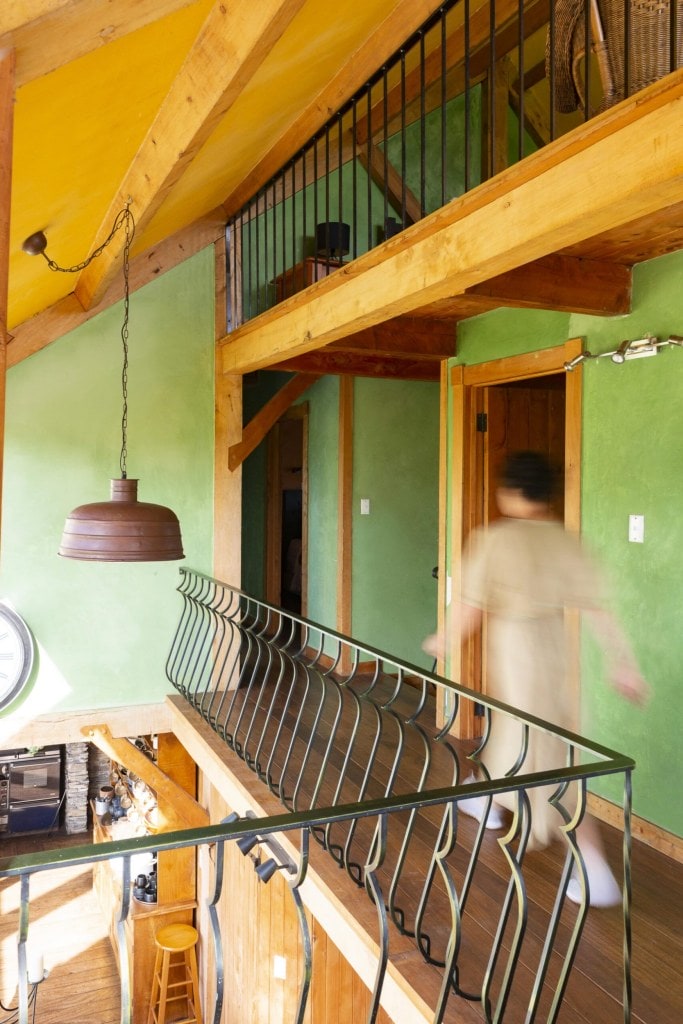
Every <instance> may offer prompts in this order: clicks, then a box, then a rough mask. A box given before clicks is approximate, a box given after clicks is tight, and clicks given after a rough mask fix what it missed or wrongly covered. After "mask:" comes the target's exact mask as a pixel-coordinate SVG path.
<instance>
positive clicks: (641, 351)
mask: <svg viewBox="0 0 683 1024" xmlns="http://www.w3.org/2000/svg"><path fill="white" fill-rule="evenodd" d="M668 345H677V346H678V347H680V348H683V337H681V336H679V335H677V334H670V335H669V337H668V338H657V337H655V335H654V334H645V335H644V336H643V337H642V338H629V339H627V340H625V341H622V342H620V343H619V346H618V347H617V348H615V349H613V350H612V351H611V352H598V353H597V355H593V354H592V352H589V351H588V349H586V350H585V351H584V352H579V354H578V355H576V356H574V358H573V359H569V360H568V361H567V362H566V363H565V364H564V368H565V370H568V371H571V370H574V369H576V367H577V366H580V365H581V363H583V362H584V361H585V360H587V359H607V358H609V359H611V360H612V362H613V363H617V365H621V364H622V363H625V362H627V361H628V360H630V359H642V358H643V357H644V356H656V355H657V353H658V352H659V350H660V348H666V347H667V346H668Z"/></svg>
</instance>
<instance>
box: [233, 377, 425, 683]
mask: <svg viewBox="0 0 683 1024" xmlns="http://www.w3.org/2000/svg"><path fill="white" fill-rule="evenodd" d="M270 376H271V375H270V374H268V375H267V378H270ZM275 377H276V375H273V380H272V381H270V380H268V379H267V380H266V381H264V383H263V387H262V388H260V389H259V391H258V394H259V396H260V399H262V400H263V401H265V400H266V399H267V397H268V396H267V394H266V391H265V390H264V388H266V387H267V389H268V392H269V393H272V391H273V390H274V389H276V388H275V385H278V384H281V383H282V380H280V379H278V380H275ZM254 396H256V391H255V392H254ZM302 401H305V402H307V403H308V407H309V432H308V618H309V619H312V620H313V621H314V622H319V623H321V625H323V626H326V627H328V628H330V629H335V628H336V621H337V524H338V494H339V490H338V459H337V451H338V446H339V379H338V378H337V377H323V378H321V379H320V380H319V381H317V383H316V384H314V385H313V387H311V388H310V389H309V390H308V391H307V392H306V393H305V395H304V396H303V398H302ZM245 407H246V403H245ZM253 411H255V410H252V411H251V412H250V415H253ZM438 415H439V390H438V385H436V384H424V383H414V382H407V381H385V380H366V379H362V378H361V379H357V380H356V382H355V387H354V450H353V461H354V468H353V476H354V480H353V526H352V529H353V544H352V547H353V566H352V573H353V585H352V609H353V622H352V633H353V636H354V638H355V639H357V640H359V641H361V642H363V643H366V644H368V645H369V646H371V647H376V648H379V649H381V650H385V651H387V652H388V653H390V654H393V655H394V656H396V657H398V658H401V659H403V660H406V661H411V662H414V663H417V664H419V665H424V666H425V667H428V666H429V664H430V661H429V659H428V658H426V656H425V655H424V654H423V653H422V650H421V643H422V640H423V638H424V637H425V636H426V635H427V633H430V632H432V631H433V629H434V626H435V616H436V583H435V581H434V579H433V578H432V569H433V567H434V565H436V562H437V557H438V556H437V544H438V522H437V515H438V508H437V504H438V503H437V497H438V443H439V439H438ZM260 447H261V448H265V445H262V446H260ZM244 470H245V477H244V479H245V480H246V482H247V484H246V490H245V494H244V504H243V509H244V514H245V536H246V535H247V532H248V536H249V537H250V542H249V544H247V545H245V547H244V551H243V556H244V562H243V581H244V582H243V585H244V589H245V590H247V591H248V592H249V593H254V594H259V593H261V592H262V588H263V550H264V548H265V521H264V517H263V504H264V503H265V473H266V466H265V458H264V457H262V456H259V450H257V451H255V452H254V453H253V454H252V455H250V456H249V459H247V461H246V462H245V467H244ZM361 497H369V498H370V506H371V513H370V515H369V516H361V515H360V498H361ZM247 517H249V522H246V518H247ZM252 588H253V589H252Z"/></svg>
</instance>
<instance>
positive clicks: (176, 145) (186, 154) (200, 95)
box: [74, 0, 304, 309]
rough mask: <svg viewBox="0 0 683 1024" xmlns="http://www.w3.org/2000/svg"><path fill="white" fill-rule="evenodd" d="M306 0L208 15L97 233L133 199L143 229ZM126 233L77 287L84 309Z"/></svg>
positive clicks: (216, 9)
mask: <svg viewBox="0 0 683 1024" xmlns="http://www.w3.org/2000/svg"><path fill="white" fill-rule="evenodd" d="M303 4H304V0H260V2H259V3H258V4H249V5H246V4H240V5H236V4H233V5H230V6H228V5H227V4H225V3H223V2H222V0H218V2H217V3H216V4H215V5H214V6H213V8H212V9H211V12H210V14H209V16H208V17H207V19H206V21H205V22H204V25H203V27H202V29H201V31H200V33H199V35H198V37H197V40H196V42H195V44H194V46H193V47H192V49H191V50H190V52H189V54H188V56H187V58H186V59H185V63H184V64H183V66H182V68H181V70H180V72H179V74H178V75H177V76H176V78H175V80H174V82H173V84H172V86H171V88H170V90H169V92H168V94H167V96H166V98H165V100H164V102H163V103H162V105H161V107H160V108H159V111H158V113H157V116H156V117H155V119H154V121H153V123H152V125H151V127H150V129H149V131H148V132H147V135H146V136H145V138H144V140H143V142H142V144H141V146H140V148H139V149H138V152H137V153H136V155H135V157H134V158H133V161H132V163H131V165H130V167H129V169H128V171H127V173H126V175H125V176H124V179H123V181H122V182H121V184H120V186H119V188H118V190H117V192H116V195H115V196H114V199H113V200H112V203H111V204H110V207H109V209H108V210H107V213H106V214H105V217H104V219H103V221H102V224H101V226H100V228H99V230H98V232H97V235H96V238H95V240H94V244H93V246H92V247H91V248H94V247H95V245H96V244H97V243H98V242H99V240H100V239H102V238H106V237H107V234H108V233H109V231H110V230H111V225H112V224H113V222H114V218H115V217H116V214H117V213H118V211H119V210H121V208H122V207H123V206H124V205H125V204H126V202H127V201H128V198H129V197H131V198H132V200H133V206H132V210H133V214H134V216H135V220H136V222H137V224H138V226H139V228H140V229H143V228H144V226H145V225H146V224H148V223H149V221H150V220H151V219H152V217H153V216H154V214H155V213H156V211H157V210H158V209H159V207H160V206H161V204H162V203H163V201H164V199H166V197H167V196H168V193H169V191H170V190H171V189H172V187H173V185H174V184H176V183H177V182H178V181H179V180H180V178H181V177H182V175H183V173H184V172H185V170H186V168H187V167H188V165H189V164H190V162H191V161H192V159H193V157H194V156H195V155H196V154H197V152H198V151H199V149H200V148H201V146H202V145H203V144H204V142H206V140H207V139H208V138H209V136H210V135H211V133H212V132H213V130H214V129H215V128H216V126H217V125H218V123H219V122H220V120H221V118H222V117H223V116H224V115H225V114H226V113H227V111H228V110H229V109H230V107H231V106H232V105H233V103H234V102H235V101H236V100H237V99H238V97H239V96H240V94H241V92H242V90H243V89H244V86H245V84H246V83H247V82H248V81H249V80H250V79H251V77H252V76H253V75H254V73H255V72H256V70H257V69H258V68H259V67H260V65H261V63H262V62H263V60H264V58H265V57H266V56H267V55H268V53H269V52H270V50H271V49H272V47H273V46H274V45H275V43H276V42H277V41H278V39H279V38H280V37H281V36H282V34H283V32H284V31H285V29H286V27H287V25H288V24H289V22H290V21H291V20H292V18H293V17H294V16H295V15H296V14H297V13H298V12H299V10H300V9H301V7H302V6H303ZM124 243H125V238H124V237H123V232H118V234H117V235H116V236H115V237H114V239H113V240H112V242H111V243H110V245H109V246H108V247H107V248H106V249H105V250H104V252H103V253H102V255H101V256H100V258H99V259H97V260H95V261H94V262H93V263H91V264H90V265H89V266H88V267H87V268H86V269H85V270H84V271H83V272H82V273H81V275H80V277H79V279H78V282H77V284H76V288H75V289H74V291H75V295H76V297H77V299H78V301H79V302H80V303H81V305H82V306H83V307H84V308H86V309H87V308H89V307H90V306H92V305H93V304H94V303H96V302H97V301H98V300H99V298H100V297H101V296H102V294H103V293H104V292H105V291H106V289H107V287H108V286H109V284H110V282H111V279H112V276H113V274H114V273H115V270H116V261H117V259H118V257H119V256H120V254H121V251H122V249H123V245H124Z"/></svg>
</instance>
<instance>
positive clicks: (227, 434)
mask: <svg viewBox="0 0 683 1024" xmlns="http://www.w3.org/2000/svg"><path fill="white" fill-rule="evenodd" d="M214 251H215V255H216V318H215V322H216V327H215V333H216V339H218V338H220V337H222V336H223V335H224V334H225V309H226V305H225V291H226V276H225V243H224V241H223V239H222V238H221V239H219V240H218V241H217V242H216V243H215V245H214ZM215 389H216V394H215V401H216V412H215V434H214V444H215V457H214V502H213V515H214V519H213V571H214V576H216V577H217V579H219V580H222V581H223V582H224V583H230V584H232V585H233V586H235V587H239V586H241V583H242V466H241V464H240V465H238V466H237V467H236V468H235V469H234V470H232V471H231V470H230V467H229V452H230V446H231V445H234V444H237V443H238V442H240V441H241V440H242V378H241V376H239V375H238V374H224V373H223V372H222V368H221V358H220V349H217V350H216V384H215Z"/></svg>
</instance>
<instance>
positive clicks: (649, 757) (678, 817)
mask: <svg viewBox="0 0 683 1024" xmlns="http://www.w3.org/2000/svg"><path fill="white" fill-rule="evenodd" d="M682 273H683V253H676V254H674V255H670V256H665V257H661V258H660V259H658V260H653V261H651V262H648V263H644V264H641V265H640V266H638V267H636V268H635V270H634V281H633V283H634V287H633V306H632V308H633V312H632V313H631V314H630V315H628V316H622V317H614V318H598V317H589V316H583V315H581V316H578V315H569V314H561V313H547V312H535V311H531V310H526V311H522V310H505V311H502V310H501V311H498V312H496V313H491V314H487V315H485V316H482V317H479V318H476V319H473V320H470V321H467V322H466V323H463V324H462V325H460V328H459V332H458V351H459V361H464V362H477V361H483V360H487V359H495V358H497V357H499V356H501V355H503V354H507V355H511V354H513V353H516V352H523V351H532V350H534V349H538V348H545V347H548V346H551V345H556V344H560V343H561V342H564V341H565V340H566V339H567V338H571V337H577V336H583V337H584V338H585V346H586V348H588V349H589V350H590V351H591V352H593V353H600V352H607V351H610V350H611V349H613V348H615V347H616V345H617V344H618V343H619V342H620V341H621V340H623V339H625V338H637V337H641V336H642V335H643V333H645V332H651V333H653V334H656V335H658V336H660V337H666V336H668V335H669V334H679V333H683V292H682V291H681V288H680V278H681V274H682ZM682 396H683V350H681V349H678V348H671V349H668V350H665V351H663V352H661V353H660V354H659V355H657V356H656V357H654V358H650V359H639V360H634V361H631V362H627V363H625V364H623V365H622V366H618V365H615V364H614V363H612V362H611V360H609V359H599V360H594V361H588V362H587V363H586V364H585V368H584V401H583V454H582V535H583V537H584V540H585V541H586V543H587V544H588V545H589V546H590V547H591V548H592V549H593V551H594V552H595V553H596V555H597V556H598V558H599V559H600V560H601V562H602V564H603V565H604V567H605V569H606V572H607V574H608V577H609V580H610V583H611V587H612V594H613V604H614V607H615V609H616V611H617V613H618V615H619V617H620V619H621V621H622V623H623V625H624V627H625V630H626V632H627V634H628V636H629V637H630V639H631V641H632V644H633V647H634V649H635V652H636V655H637V657H638V660H639V662H640V665H641V668H642V670H643V673H644V675H645V677H646V678H647V680H648V682H649V684H650V686H651V689H652V696H651V699H650V702H649V703H648V705H647V707H646V708H645V709H639V708H635V707H633V706H632V705H630V704H628V703H627V702H626V701H624V700H622V699H621V698H620V697H618V696H617V695H616V694H615V693H614V692H613V691H612V690H611V689H609V688H608V687H607V686H606V685H605V683H604V680H603V677H602V671H601V661H600V658H599V656H598V653H597V651H596V648H595V646H594V644H593V643H592V642H591V641H590V639H589V638H588V637H586V640H585V644H584V658H583V680H582V681H583V731H584V733H585V734H586V735H587V736H590V737H592V738H594V739H596V740H598V741H600V742H603V743H605V744H607V745H608V746H612V747H614V748H616V749H617V750H622V751H623V752H625V753H627V754H630V755H632V756H633V757H635V759H636V762H637V770H636V773H635V777H634V808H635V811H636V813H637V814H639V815H641V816H642V817H644V818H646V819H649V820H651V821H653V822H655V823H656V824H658V825H660V826H661V827H663V828H665V829H668V830H670V831H672V832H674V833H676V834H678V835H680V834H683V793H682V791H681V788H680V785H679V782H680V779H681V774H682V768H683V763H682V756H681V743H680V723H681V721H682V720H683V687H681V682H680V675H681V668H680V666H681V664H683V631H682V630H681V628H680V610H681V607H683V517H681V515H680V514H679V510H680V508H681V507H683V442H682V441H681V438H682V437H683V401H682ZM631 513H638V514H642V515H644V516H645V542H644V543H643V544H642V545H640V544H631V543H629V542H628V533H627V529H628V516H629V514H631ZM595 789H596V790H597V791H598V792H600V793H602V794H603V795H605V796H608V797H610V798H611V799H614V800H616V801H619V800H620V799H621V784H620V782H619V781H618V780H617V779H614V780H604V781H602V782H600V783H596V784H595Z"/></svg>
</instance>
